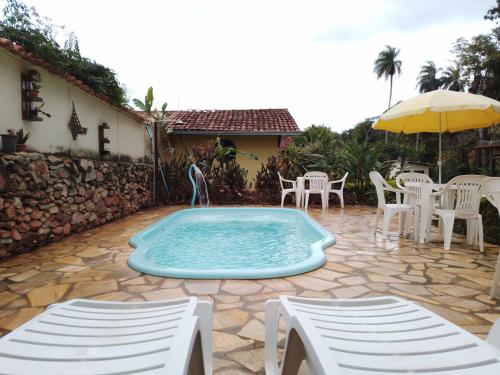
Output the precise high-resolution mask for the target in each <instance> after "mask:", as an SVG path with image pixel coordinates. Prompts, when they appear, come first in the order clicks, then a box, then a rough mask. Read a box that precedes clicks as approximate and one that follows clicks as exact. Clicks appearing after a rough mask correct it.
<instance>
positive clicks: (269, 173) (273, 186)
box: [255, 156, 281, 204]
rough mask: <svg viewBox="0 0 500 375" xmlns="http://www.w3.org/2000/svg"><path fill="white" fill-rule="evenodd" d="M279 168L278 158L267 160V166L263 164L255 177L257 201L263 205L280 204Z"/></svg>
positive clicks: (272, 157) (273, 157)
mask: <svg viewBox="0 0 500 375" xmlns="http://www.w3.org/2000/svg"><path fill="white" fill-rule="evenodd" d="M279 171H280V170H279V167H278V159H277V158H276V156H271V157H269V158H268V159H267V162H266V164H264V163H262V164H261V167H260V171H258V172H257V176H256V177H255V193H256V196H257V200H258V201H259V202H262V203H275V204H277V203H280V201H281V186H280V182H279V176H278V172H279Z"/></svg>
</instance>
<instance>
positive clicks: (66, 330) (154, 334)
mask: <svg viewBox="0 0 500 375" xmlns="http://www.w3.org/2000/svg"><path fill="white" fill-rule="evenodd" d="M0 373H2V374H22V375H31V374H33V375H44V374H47V375H48V374H51V375H54V374H71V375H74V374H78V375H82V374H93V375H97V374H99V375H104V374H141V375H143V374H147V375H153V374H154V375H156V374H158V375H159V374H162V375H171V374H179V375H180V374H182V375H184V374H206V375H209V374H211V373H212V304H211V303H210V302H208V301H198V300H197V299H196V298H183V299H178V300H171V301H163V302H104V301H90V300H82V299H74V300H71V301H67V302H64V303H61V304H56V305H53V306H51V307H49V308H48V309H47V310H46V311H45V312H44V313H42V314H40V315H38V316H36V317H35V318H33V319H32V320H30V321H28V322H27V323H25V324H24V325H22V326H21V327H19V328H17V329H15V330H14V331H12V332H11V333H9V334H8V335H6V336H5V337H3V338H2V339H1V340H0Z"/></svg>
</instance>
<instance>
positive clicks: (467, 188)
mask: <svg viewBox="0 0 500 375" xmlns="http://www.w3.org/2000/svg"><path fill="white" fill-rule="evenodd" d="M485 178H486V177H485V176H481V175H462V176H457V177H454V178H452V179H451V180H450V181H449V182H448V183H447V184H446V185H445V186H444V187H443V189H442V190H441V191H439V192H436V193H431V194H430V196H431V199H432V200H434V199H435V198H438V197H439V198H443V197H446V196H450V194H455V198H454V199H452V200H451V206H449V205H448V203H446V202H447V201H449V199H441V202H443V204H442V207H434V208H433V210H432V214H433V215H437V216H439V218H440V220H441V222H442V229H443V239H444V248H445V250H449V249H450V246H451V237H452V235H453V225H454V223H455V219H465V220H466V221H467V238H468V239H470V238H472V243H477V242H479V249H480V251H481V252H483V251H484V246H483V219H482V217H481V215H480V214H479V204H480V203H481V191H482V182H483V181H484V179H485ZM429 232H430V225H429V226H428V227H427V238H429Z"/></svg>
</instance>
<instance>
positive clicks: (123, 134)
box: [0, 38, 147, 159]
mask: <svg viewBox="0 0 500 375" xmlns="http://www.w3.org/2000/svg"><path fill="white" fill-rule="evenodd" d="M33 84H36V87H35V88H37V90H33V87H34V86H33ZM38 86H39V88H38ZM0 98H1V100H0V134H5V133H6V132H7V130H8V129H16V130H19V129H23V131H24V133H25V134H26V133H30V134H31V137H30V138H29V140H28V142H27V146H28V149H29V150H33V151H38V152H43V153H71V154H72V155H77V156H78V155H81V156H92V157H95V156H99V155H101V156H103V155H113V156H118V157H124V156H126V157H131V158H133V159H136V158H142V157H144V156H145V154H146V152H147V151H146V142H145V131H144V125H143V121H142V119H141V118H140V117H139V116H137V114H136V113H135V112H134V111H133V110H131V109H129V108H125V107H117V106H114V105H112V104H110V102H108V101H107V99H106V98H105V97H103V96H102V95H98V94H97V93H95V92H94V91H93V90H92V89H90V88H89V87H88V86H86V85H85V84H83V83H82V82H80V81H78V80H77V79H75V78H74V77H72V76H70V75H69V74H65V73H61V72H57V71H56V70H54V69H51V66H50V65H49V64H47V63H45V62H43V61H42V60H41V59H39V58H35V57H33V56H32V55H31V54H29V53H27V52H26V51H25V50H24V49H23V48H22V47H20V46H18V45H16V44H14V43H12V42H11V41H9V40H7V39H3V38H0ZM42 104H43V106H42ZM40 107H41V108H40ZM36 108H40V109H41V110H40V111H36ZM73 108H74V112H73ZM42 111H43V112H45V113H48V114H49V115H50V117H48V116H47V115H45V114H43V113H42ZM37 112H38V113H37ZM74 114H76V118H77V120H78V121H76V122H75V121H74V120H75V115H74ZM72 127H73V129H72ZM100 132H101V137H100V134H99V133H100ZM100 138H102V139H100ZM103 139H105V140H106V141H103ZM138 139H140V140H142V141H140V142H138Z"/></svg>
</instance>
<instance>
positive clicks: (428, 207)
mask: <svg viewBox="0 0 500 375" xmlns="http://www.w3.org/2000/svg"><path fill="white" fill-rule="evenodd" d="M407 185H408V186H418V187H420V188H421V189H422V190H421V191H422V194H421V198H420V199H419V200H418V201H417V202H416V203H417V204H418V205H420V223H419V235H418V239H419V242H420V243H424V242H425V241H426V240H428V238H426V236H427V227H428V225H429V224H430V221H431V220H432V210H433V208H434V207H433V206H434V200H433V199H431V194H432V193H434V192H436V191H440V190H442V189H443V187H444V186H445V185H446V184H436V183H433V184H429V183H418V182H409V183H408V184H407ZM452 189H453V187H452ZM452 198H453V196H448V197H447V199H449V200H450V202H451V199H452Z"/></svg>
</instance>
